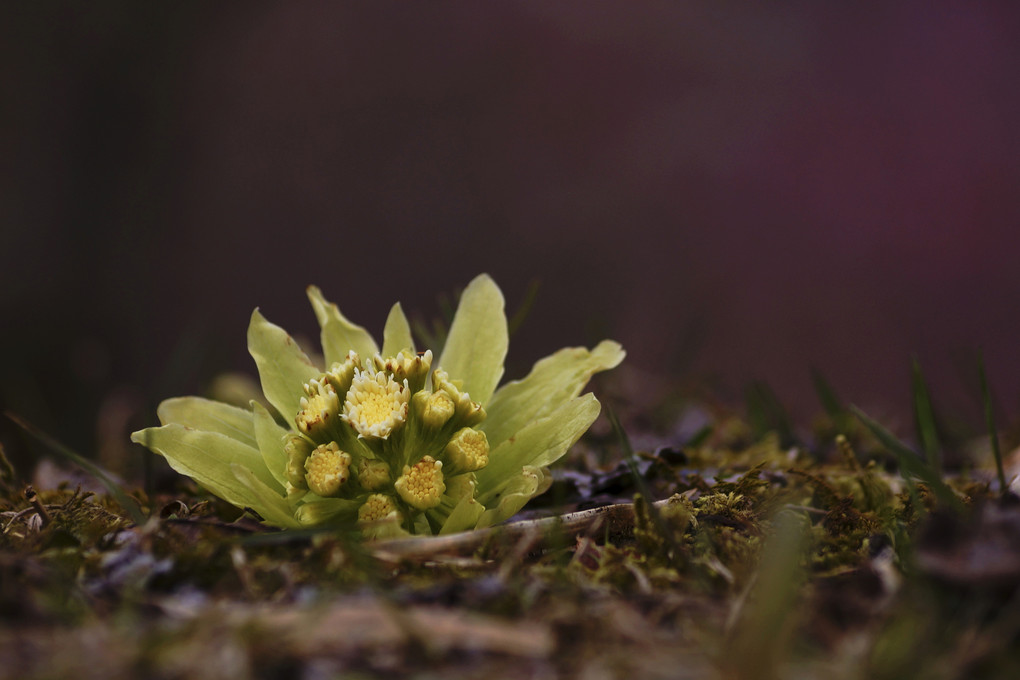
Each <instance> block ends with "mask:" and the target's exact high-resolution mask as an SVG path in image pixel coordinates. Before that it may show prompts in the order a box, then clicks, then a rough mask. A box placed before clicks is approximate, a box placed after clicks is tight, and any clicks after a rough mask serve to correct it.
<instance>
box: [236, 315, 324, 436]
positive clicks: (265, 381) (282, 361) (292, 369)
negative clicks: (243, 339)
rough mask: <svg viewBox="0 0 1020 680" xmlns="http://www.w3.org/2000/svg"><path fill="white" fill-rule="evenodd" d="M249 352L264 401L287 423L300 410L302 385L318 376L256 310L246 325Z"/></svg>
mask: <svg viewBox="0 0 1020 680" xmlns="http://www.w3.org/2000/svg"><path fill="white" fill-rule="evenodd" d="M248 351H249V352H250V353H251V356H252V358H253V359H255V365H256V366H257V367H258V369H259V378H260V380H261V381H262V391H263V393H265V395H266V399H267V400H268V401H269V403H270V404H272V405H273V407H274V408H275V409H276V410H277V411H279V412H280V415H282V416H283V417H284V418H286V419H287V421H288V422H292V421H293V420H294V416H295V415H296V414H297V412H298V411H299V410H300V409H301V397H303V396H305V391H304V385H305V383H306V382H308V381H309V380H311V379H312V378H317V377H319V375H320V371H319V369H318V368H316V367H315V366H313V365H312V362H311V360H309V358H308V356H307V355H306V354H305V353H304V351H302V349H301V348H300V347H298V344H297V342H295V341H294V338H292V337H290V336H289V335H287V331H285V330H283V329H282V328H280V327H279V326H277V325H276V324H272V323H270V322H268V321H266V319H265V317H263V316H262V314H261V313H260V312H259V310H257V309H256V310H255V311H254V312H252V315H251V323H250V324H249V325H248Z"/></svg>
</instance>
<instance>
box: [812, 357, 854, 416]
mask: <svg viewBox="0 0 1020 680" xmlns="http://www.w3.org/2000/svg"><path fill="white" fill-rule="evenodd" d="M811 383H812V384H813V385H814V387H815V394H817V395H818V401H819V402H821V404H822V408H823V409H825V413H826V414H827V415H828V416H829V417H830V418H832V419H833V420H836V419H837V418H839V417H840V416H842V415H843V414H845V413H846V407H845V406H843V402H842V401H841V400H840V398H839V397H838V396H836V391H835V390H834V389H832V385H831V384H829V381H828V380H826V379H825V376H824V375H822V372H821V371H820V370H818V369H817V368H812V369H811Z"/></svg>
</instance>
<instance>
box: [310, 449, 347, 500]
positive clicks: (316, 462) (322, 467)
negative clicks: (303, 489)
mask: <svg viewBox="0 0 1020 680" xmlns="http://www.w3.org/2000/svg"><path fill="white" fill-rule="evenodd" d="M350 476H351V454H349V453H347V452H346V451H341V450H340V447H339V446H337V443H336V442H330V443H329V444H322V445H321V446H317V447H316V448H315V450H314V451H312V453H311V455H310V456H308V460H306V461H305V481H306V482H307V483H308V489H309V490H310V491H311V492H312V493H315V494H318V495H320V496H323V497H328V496H335V495H336V494H337V492H338V491H340V487H341V486H343V483H344V482H346V481H347V480H348V478H349V477H350Z"/></svg>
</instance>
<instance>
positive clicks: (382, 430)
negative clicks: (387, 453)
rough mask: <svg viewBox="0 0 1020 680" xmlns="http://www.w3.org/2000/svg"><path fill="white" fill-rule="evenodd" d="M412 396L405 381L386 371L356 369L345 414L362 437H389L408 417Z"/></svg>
mask: <svg viewBox="0 0 1020 680" xmlns="http://www.w3.org/2000/svg"><path fill="white" fill-rule="evenodd" d="M410 398H411V393H410V390H409V389H408V387H407V381H406V380H405V381H404V382H403V384H400V383H398V382H396V381H395V380H393V378H392V377H390V376H389V375H388V374H387V373H385V372H383V371H375V372H373V371H370V370H368V369H366V370H362V371H359V370H355V371H354V380H353V381H352V383H351V389H350V390H349V391H348V392H347V398H346V399H345V401H344V411H343V416H342V417H343V419H344V420H345V421H346V422H347V423H349V424H350V425H351V427H353V428H354V429H355V430H356V431H357V433H358V435H359V436H361V437H371V438H373V439H386V438H387V437H389V436H390V433H391V432H393V430H395V429H397V428H399V427H401V426H402V425H403V424H404V421H405V420H406V419H407V402H408V401H409V400H410Z"/></svg>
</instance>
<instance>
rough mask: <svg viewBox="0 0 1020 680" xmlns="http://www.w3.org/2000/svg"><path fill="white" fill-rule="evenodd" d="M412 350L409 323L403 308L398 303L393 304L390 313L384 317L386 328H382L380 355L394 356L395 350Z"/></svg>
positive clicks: (412, 339) (395, 354) (412, 344)
mask: <svg viewBox="0 0 1020 680" xmlns="http://www.w3.org/2000/svg"><path fill="white" fill-rule="evenodd" d="M401 350H404V351H405V352H406V351H408V350H410V351H412V352H413V351H414V338H412V337H411V324H409V323H408V322H407V317H406V316H405V315H404V309H403V308H402V307H401V306H400V303H399V302H398V303H397V304H395V305H393V307H392V308H391V309H390V315H389V316H388V317H386V328H384V329H383V343H382V355H383V356H384V357H395V356H397V352H399V351H401Z"/></svg>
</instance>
